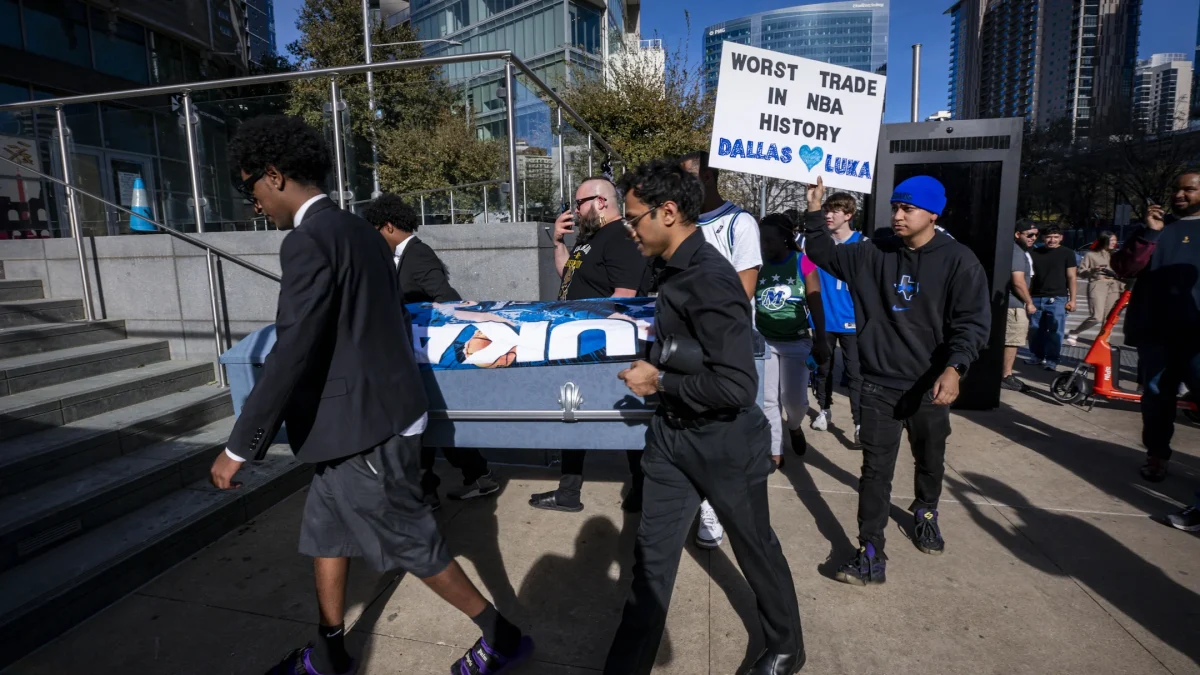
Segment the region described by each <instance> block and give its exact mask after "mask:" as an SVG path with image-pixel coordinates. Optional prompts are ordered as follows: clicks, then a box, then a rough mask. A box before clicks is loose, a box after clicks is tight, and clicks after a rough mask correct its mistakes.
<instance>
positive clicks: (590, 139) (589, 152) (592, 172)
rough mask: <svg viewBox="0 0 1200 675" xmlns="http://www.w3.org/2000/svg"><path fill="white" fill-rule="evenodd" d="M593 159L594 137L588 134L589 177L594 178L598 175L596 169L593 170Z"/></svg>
mask: <svg viewBox="0 0 1200 675" xmlns="http://www.w3.org/2000/svg"><path fill="white" fill-rule="evenodd" d="M592 159H593V153H592V135H591V134H588V175H589V176H594V175H596V171H595V169H593V168H592Z"/></svg>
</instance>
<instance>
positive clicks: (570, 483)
mask: <svg viewBox="0 0 1200 675" xmlns="http://www.w3.org/2000/svg"><path fill="white" fill-rule="evenodd" d="M585 459H587V450H563V451H562V475H563V477H564V478H566V477H567V476H578V477H579V478H578V479H577V480H561V481H559V484H558V492H559V493H560V494H561V495H562V496H563V497H565V498H566V501H565V502H564V503H568V504H577V503H579V492H580V488H581V487H582V486H583V461H584V460H585ZM625 459H626V460H627V461H628V462H629V474H630V475H631V476H633V489H634V490H638V489H641V487H642V451H641V450H628V451H626V452H625ZM572 498H573V499H572Z"/></svg>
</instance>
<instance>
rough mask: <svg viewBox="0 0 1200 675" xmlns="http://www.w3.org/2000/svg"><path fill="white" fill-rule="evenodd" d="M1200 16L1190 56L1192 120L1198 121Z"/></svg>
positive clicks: (1199, 109)
mask: <svg viewBox="0 0 1200 675" xmlns="http://www.w3.org/2000/svg"><path fill="white" fill-rule="evenodd" d="M1196 73H1200V14H1198V15H1197V18H1196V53H1195V54H1194V55H1193V56H1192V115H1191V117H1192V119H1194V120H1200V77H1196Z"/></svg>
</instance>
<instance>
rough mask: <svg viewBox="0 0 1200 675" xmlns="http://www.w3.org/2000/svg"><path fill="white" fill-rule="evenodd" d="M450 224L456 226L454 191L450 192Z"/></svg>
mask: <svg viewBox="0 0 1200 675" xmlns="http://www.w3.org/2000/svg"><path fill="white" fill-rule="evenodd" d="M450 224H451V225H453V224H454V190H450Z"/></svg>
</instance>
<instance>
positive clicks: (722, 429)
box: [604, 407, 804, 675]
mask: <svg viewBox="0 0 1200 675" xmlns="http://www.w3.org/2000/svg"><path fill="white" fill-rule="evenodd" d="M770 439H771V432H770V429H769V427H768V426H767V419H766V417H764V416H763V413H762V410H760V409H759V408H757V407H756V408H753V409H749V410H746V411H744V412H742V413H741V414H739V415H738V416H737V417H736V418H735V419H734V420H733V421H731V422H709V423H708V424H705V425H703V426H700V427H698V428H695V429H677V428H673V427H671V426H669V425H668V424H667V423H666V421H665V420H664V419H663V418H662V417H661V416H656V417H655V418H654V419H653V420H652V421H651V422H650V428H649V430H648V431H647V432H646V454H645V456H644V457H643V458H642V468H643V469H644V471H645V474H646V478H645V487H644V493H643V496H642V521H641V525H640V526H639V527H638V535H637V545H636V547H635V549H634V563H633V584H632V587H631V588H630V589H629V598H628V600H627V601H626V603H625V609H624V611H623V613H622V615H621V625H620V627H618V628H617V634H616V636H615V637H614V638H613V642H612V647H611V648H610V649H609V652H608V659H607V661H606V662H605V664H604V673H605V675H643V674H646V673H649V672H650V670H651V668H653V666H654V658H655V655H656V654H657V652H658V643H659V641H660V640H661V639H662V634H663V627H664V626H665V624H666V620H667V608H668V607H669V606H670V604H671V592H672V591H673V590H674V587H675V573H676V572H677V571H678V569H679V556H680V554H681V553H682V551H683V546H684V542H685V541H686V540H687V537H688V534H689V533H690V531H691V524H692V520H693V519H694V518H695V517H696V512H697V510H699V508H700V495H701V494H703V495H704V496H706V497H708V501H709V503H710V504H711V505H712V507H713V509H714V510H715V511H716V512H717V517H719V518H720V519H721V524H722V525H724V526H725V536H726V537H728V539H729V542H730V544H732V546H733V554H734V556H735V557H736V558H737V563H738V566H739V567H741V569H742V574H743V575H744V576H745V577H746V581H747V582H748V583H749V584H750V588H751V590H753V591H754V595H755V597H756V599H757V601H758V612H759V618H760V620H761V622H762V627H763V634H764V636H765V638H766V643H767V648H768V649H770V650H772V651H775V652H782V653H795V652H799V651H800V650H801V649H803V647H804V638H803V635H802V634H801V630H800V609H799V605H798V603H797V600H796V589H795V586H793V584H792V573H791V570H790V569H789V568H788V563H787V559H786V558H784V556H783V549H782V548H781V547H780V545H779V540H778V539H777V538H776V537H775V532H774V531H772V530H771V513H770V509H769V508H768V505H767V476H768V475H769V474H770V472H771V467H772V465H771V459H770V457H771V451H770Z"/></svg>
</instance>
